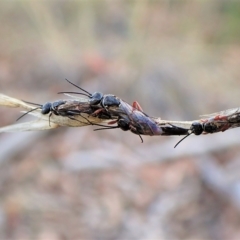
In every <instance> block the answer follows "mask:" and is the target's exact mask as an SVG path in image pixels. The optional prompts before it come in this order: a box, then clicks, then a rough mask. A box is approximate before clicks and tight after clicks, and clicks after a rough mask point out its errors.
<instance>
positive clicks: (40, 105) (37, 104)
mask: <svg viewBox="0 0 240 240" xmlns="http://www.w3.org/2000/svg"><path fill="white" fill-rule="evenodd" d="M22 101H23V102H25V103H29V104H32V105H36V106H39V107H42V104H39V103H33V102H28V101H25V100H22Z"/></svg>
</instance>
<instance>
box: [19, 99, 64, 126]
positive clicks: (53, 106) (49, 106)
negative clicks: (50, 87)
mask: <svg viewBox="0 0 240 240" xmlns="http://www.w3.org/2000/svg"><path fill="white" fill-rule="evenodd" d="M24 102H25V103H29V104H33V105H36V106H38V107H36V108H33V109H31V110H29V111H27V112H26V113H24V114H23V115H22V116H20V117H19V118H18V119H17V120H16V121H18V120H19V119H21V118H22V117H24V116H25V115H27V114H28V113H30V112H33V111H35V110H37V109H41V113H42V114H44V115H45V114H49V113H50V114H49V126H50V117H51V116H52V114H53V113H54V114H55V115H59V112H58V110H57V108H58V107H59V106H60V105H63V104H65V103H66V101H64V100H58V101H55V102H52V103H51V102H47V103H45V104H43V105H41V104H37V103H32V102H27V101H24Z"/></svg>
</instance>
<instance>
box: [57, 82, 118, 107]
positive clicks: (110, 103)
mask: <svg viewBox="0 0 240 240" xmlns="http://www.w3.org/2000/svg"><path fill="white" fill-rule="evenodd" d="M65 80H66V81H67V82H69V83H70V84H72V85H73V86H75V87H76V88H78V89H80V90H82V91H83V92H84V93H79V92H59V93H71V94H80V95H84V96H87V97H88V98H89V104H90V105H91V106H94V105H100V106H102V107H103V108H104V109H105V110H106V111H108V108H109V107H118V106H119V105H120V99H118V98H117V97H116V96H115V95H112V94H103V93H101V92H95V93H93V94H91V93H90V92H88V91H86V90H85V89H83V88H81V87H79V86H77V85H76V84H74V83H72V82H71V81H69V80H68V79H65Z"/></svg>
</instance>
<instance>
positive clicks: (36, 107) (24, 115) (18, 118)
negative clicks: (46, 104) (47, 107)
mask: <svg viewBox="0 0 240 240" xmlns="http://www.w3.org/2000/svg"><path fill="white" fill-rule="evenodd" d="M40 106H41V105H40ZM37 109H41V107H36V108H33V109H31V110H29V111H27V112H25V113H24V114H23V115H22V116H20V117H19V118H18V119H17V120H16V121H18V120H19V119H21V118H22V117H24V116H25V115H27V114H28V113H30V112H33V111H35V110H37Z"/></svg>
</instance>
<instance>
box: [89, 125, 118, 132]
mask: <svg viewBox="0 0 240 240" xmlns="http://www.w3.org/2000/svg"><path fill="white" fill-rule="evenodd" d="M98 126H99V124H98ZM116 128H120V127H119V126H112V127H108V126H104V125H102V128H97V129H94V130H93V131H99V130H108V129H116Z"/></svg>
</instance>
